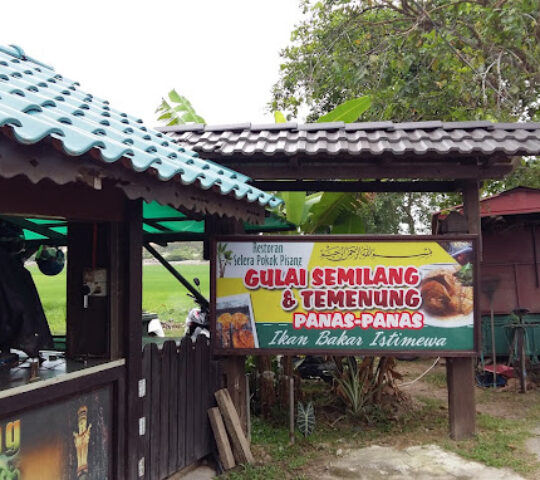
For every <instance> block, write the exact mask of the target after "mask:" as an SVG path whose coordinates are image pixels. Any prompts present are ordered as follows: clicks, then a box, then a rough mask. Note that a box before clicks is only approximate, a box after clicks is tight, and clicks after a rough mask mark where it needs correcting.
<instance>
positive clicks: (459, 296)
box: [420, 264, 473, 318]
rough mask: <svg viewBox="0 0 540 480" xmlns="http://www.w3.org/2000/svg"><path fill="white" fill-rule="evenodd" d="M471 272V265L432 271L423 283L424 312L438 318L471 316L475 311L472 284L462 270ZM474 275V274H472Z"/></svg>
mask: <svg viewBox="0 0 540 480" xmlns="http://www.w3.org/2000/svg"><path fill="white" fill-rule="evenodd" d="M465 268H467V269H468V272H469V271H470V270H471V268H472V267H471V266H470V264H468V265H466V266H464V267H461V268H460V267H457V266H449V267H448V268H441V269H436V270H433V271H431V272H430V273H429V274H427V275H426V277H425V278H424V279H423V281H422V285H421V287H420V293H421V295H422V301H423V310H424V311H425V312H426V313H428V314H430V315H433V316H436V317H443V318H444V317H446V318H448V317H452V316H456V315H469V314H470V313H471V312H472V311H473V287H472V284H469V283H472V282H469V281H468V280H465V278H467V279H468V277H469V273H468V272H467V273H468V274H467V276H465V275H463V274H460V272H461V270H463V269H465ZM471 275H472V274H471Z"/></svg>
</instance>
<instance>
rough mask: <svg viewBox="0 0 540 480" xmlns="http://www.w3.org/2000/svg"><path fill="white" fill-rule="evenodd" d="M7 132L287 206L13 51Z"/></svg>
mask: <svg viewBox="0 0 540 480" xmlns="http://www.w3.org/2000/svg"><path fill="white" fill-rule="evenodd" d="M5 126H8V127H11V129H12V131H13V138H14V139H15V140H16V141H17V142H19V143H22V144H34V143H37V142H40V141H42V140H43V139H45V138H48V137H50V138H54V139H56V140H58V141H59V142H60V143H61V145H62V148H63V150H64V152H65V153H66V154H67V155H68V156H74V157H77V156H80V155H83V154H85V153H88V152H89V151H93V152H95V153H97V154H98V156H99V158H100V159H101V160H102V161H103V162H105V163H110V164H112V163H116V162H118V161H119V160H120V159H125V160H127V161H126V162H121V164H122V165H124V164H125V165H127V166H128V167H131V169H133V170H134V171H136V172H149V173H150V170H152V172H155V173H156V176H157V178H159V180H162V181H168V180H171V179H173V178H177V179H179V180H180V181H181V182H182V183H183V184H185V185H195V186H197V187H199V188H201V189H209V188H215V189H217V190H218V191H219V192H220V193H221V194H222V195H230V196H234V197H235V198H237V199H239V200H247V201H248V202H257V203H258V204H260V205H261V206H269V207H275V206H276V205H278V204H279V203H281V201H280V200H279V199H278V198H276V197H275V196H273V195H271V194H268V193H265V192H263V191H262V190H259V189H257V188H255V187H253V186H251V185H249V184H248V183H247V182H248V181H249V180H250V179H249V177H246V176H245V175H243V174H241V173H238V172H235V171H233V170H230V169H228V168H225V167H223V166H221V165H218V164H216V163H214V162H211V161H208V160H204V159H202V158H200V157H199V155H198V153H195V152H192V151H190V150H188V149H185V148H183V147H179V146H178V145H176V144H175V143H174V141H173V140H172V139H170V138H169V137H167V136H166V135H164V134H162V133H160V132H157V131H155V130H152V129H149V128H147V127H145V126H144V125H143V123H142V120H140V119H137V118H134V117H132V116H130V115H128V114H126V113H122V112H119V111H117V110H115V109H113V108H112V107H111V106H110V105H109V102H107V101H106V100H102V99H99V98H97V97H94V96H93V95H91V94H89V93H86V92H84V91H83V90H81V89H80V87H79V84H78V83H77V82H74V81H72V80H69V79H67V78H65V77H62V75H59V74H57V73H55V72H54V70H53V69H52V68H51V67H48V66H46V65H44V64H43V63H40V62H38V61H36V60H34V59H31V58H29V57H27V56H26V55H25V53H24V52H23V51H22V50H21V49H20V48H18V47H15V46H11V47H2V46H0V127H5Z"/></svg>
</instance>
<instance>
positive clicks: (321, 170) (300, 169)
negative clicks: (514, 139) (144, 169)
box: [206, 157, 513, 180]
mask: <svg viewBox="0 0 540 480" xmlns="http://www.w3.org/2000/svg"><path fill="white" fill-rule="evenodd" d="M206 158H209V157H206ZM223 159H224V157H223ZM223 159H222V160H223ZM222 160H220V161H219V162H220V163H221V164H222V165H223V166H226V167H229V168H232V169H233V170H237V171H238V172H242V173H243V174H245V175H247V176H249V177H251V178H253V179H254V180H296V179H298V178H303V179H305V180H338V179H343V180H347V179H354V180H359V179H363V178H365V179H384V178H401V179H409V178H410V179H429V180H431V179H434V178H437V179H440V180H467V179H469V180H476V179H480V180H482V179H487V178H502V177H504V176H505V175H507V174H508V173H510V172H511V171H512V170H513V165H512V164H511V163H495V164H493V165H486V166H478V165H468V164H460V163H457V162H456V163H448V162H443V161H437V160H436V159H433V158H432V159H428V158H426V159H425V160H426V163H420V162H415V161H414V160H411V161H406V162H405V161H404V162H390V163H389V164H387V165H383V164H377V163H367V162H362V161H357V162H351V161H349V162H346V161H343V162H328V163H322V162H321V163H318V164H317V163H312V162H305V163H302V164H300V165H298V166H295V165H291V164H288V163H285V164H280V163H278V162H273V163H272V165H268V164H265V163H263V162H259V163H258V164H253V163H249V160H248V161H247V162H243V161H242V162H237V161H230V162H225V163H223V162H222Z"/></svg>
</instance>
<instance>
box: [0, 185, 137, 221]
mask: <svg viewBox="0 0 540 480" xmlns="http://www.w3.org/2000/svg"><path fill="white" fill-rule="evenodd" d="M0 192H1V194H0V212H1V213H2V214H3V215H21V216H26V217H35V216H40V217H56V218H67V219H70V220H77V221H97V222H106V221H120V220H121V219H122V217H123V214H124V211H123V206H124V205H125V203H126V202H125V197H124V195H123V193H122V192H121V191H120V190H117V189H112V188H108V187H107V186H104V188H103V190H94V189H92V188H90V187H88V186H86V185H84V184H75V183H70V184H67V185H56V184H55V183H53V182H51V181H49V180H43V181H41V182H39V183H38V184H33V183H32V182H31V181H30V180H28V179H27V178H23V177H17V178H10V179H8V180H6V179H4V178H0ZM113 206H114V208H111V207H113Z"/></svg>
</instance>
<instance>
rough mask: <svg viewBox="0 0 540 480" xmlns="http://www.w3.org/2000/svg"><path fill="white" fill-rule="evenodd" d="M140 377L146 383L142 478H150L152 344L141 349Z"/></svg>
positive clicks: (143, 401)
mask: <svg viewBox="0 0 540 480" xmlns="http://www.w3.org/2000/svg"><path fill="white" fill-rule="evenodd" d="M142 378H143V379H144V380H145V384H146V394H145V395H144V397H143V398H142V414H143V417H144V419H145V424H146V425H145V426H146V432H145V434H144V436H143V438H142V441H143V448H142V454H143V455H144V459H145V460H144V463H145V469H144V478H145V479H149V478H150V458H151V457H150V431H151V426H150V422H151V414H152V395H151V391H150V390H151V379H152V345H151V344H150V345H146V346H145V347H144V349H143V358H142Z"/></svg>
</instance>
